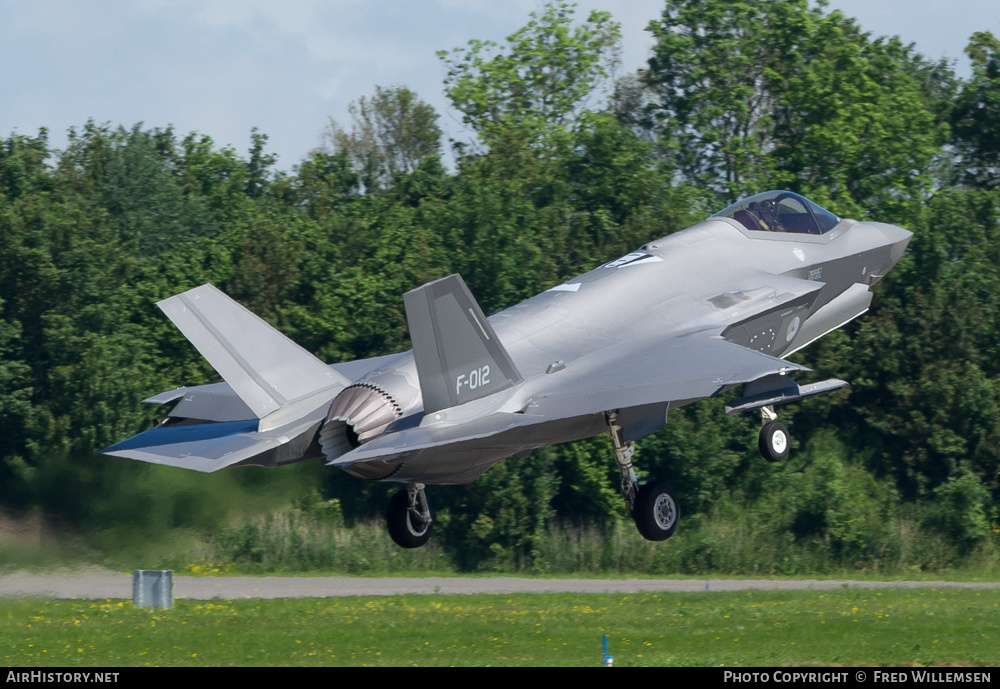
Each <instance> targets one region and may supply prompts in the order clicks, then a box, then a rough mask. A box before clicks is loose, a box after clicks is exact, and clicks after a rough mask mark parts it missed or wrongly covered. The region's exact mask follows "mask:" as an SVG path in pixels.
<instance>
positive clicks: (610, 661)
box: [604, 634, 615, 667]
mask: <svg viewBox="0 0 1000 689" xmlns="http://www.w3.org/2000/svg"><path fill="white" fill-rule="evenodd" d="M614 664H615V657H614V656H613V655H611V654H609V653H608V635H607V634H604V667H611V666H612V665H614Z"/></svg>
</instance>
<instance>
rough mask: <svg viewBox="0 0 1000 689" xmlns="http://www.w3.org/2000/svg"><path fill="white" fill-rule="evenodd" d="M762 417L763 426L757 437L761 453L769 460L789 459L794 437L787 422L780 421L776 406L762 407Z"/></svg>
mask: <svg viewBox="0 0 1000 689" xmlns="http://www.w3.org/2000/svg"><path fill="white" fill-rule="evenodd" d="M760 418H761V423H762V424H763V426H762V427H761V429H760V435H759V436H758V438H757V447H758V449H759V450H760V454H761V455H762V456H763V457H764V459H766V460H767V461H769V462H781V461H784V460H785V459H788V452H789V450H790V449H791V445H792V439H791V436H790V435H789V434H788V429H787V428H786V427H785V424H783V423H781V422H779V421H778V420H777V419H778V415H777V414H775V413H774V407H771V406H767V407H761V408H760Z"/></svg>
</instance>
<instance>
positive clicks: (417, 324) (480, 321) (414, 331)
mask: <svg viewBox="0 0 1000 689" xmlns="http://www.w3.org/2000/svg"><path fill="white" fill-rule="evenodd" d="M403 303H404V305H405V306H406V322H407V324H408V325H409V328H410V340H411V341H412V342H413V359H414V362H415V363H416V366H417V377H418V378H419V379H420V390H421V392H422V393H423V398H424V412H426V413H430V412H435V411H439V410H441V409H447V408H448V407H454V406H457V405H459V404H465V403H466V402H471V401H473V400H476V399H479V398H481V397H486V396H487V395H491V394H493V393H495V392H500V391H501V390H506V389H507V388H510V387H513V386H514V385H517V384H518V383H520V382H521V381H522V380H523V378H522V377H521V374H520V373H519V372H518V370H517V368H516V367H515V366H514V362H513V361H512V360H511V358H510V355H508V354H507V350H506V349H504V347H503V345H502V344H500V340H498V339H497V335H496V333H495V332H494V331H493V326H491V325H490V322H489V321H488V320H486V316H485V315H483V311H482V309H480V308H479V304H477V303H476V300H475V299H474V298H473V297H472V293H471V292H469V288H468V287H466V285H465V281H464V280H462V277H461V276H460V275H449V276H448V277H446V278H441V279H440V280H435V281H434V282H429V283H427V284H426V285H424V286H422V287H418V288H417V289H415V290H411V291H409V292H407V293H406V294H404V295H403Z"/></svg>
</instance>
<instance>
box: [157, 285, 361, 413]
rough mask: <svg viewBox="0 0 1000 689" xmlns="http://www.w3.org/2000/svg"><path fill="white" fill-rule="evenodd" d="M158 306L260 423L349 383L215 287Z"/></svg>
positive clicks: (185, 294) (180, 296) (210, 286)
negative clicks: (294, 405)
mask: <svg viewBox="0 0 1000 689" xmlns="http://www.w3.org/2000/svg"><path fill="white" fill-rule="evenodd" d="M157 305H158V306H159V307H160V309H161V310H162V311H163V313H165V314H166V315H167V318H169V319H170V320H171V321H173V323H174V325H176V326H177V328H178V329H179V330H180V331H181V332H182V333H183V334H184V337H186V338H187V339H188V340H190V341H191V344H193V345H194V346H195V348H197V350H198V351H199V352H200V353H201V355H202V356H203V357H205V359H206V360H207V361H208V363H210V364H211V365H212V368H214V369H215V370H216V371H218V372H219V375H221V376H222V377H223V378H224V379H225V381H226V382H227V383H229V385H230V387H232V388H233V390H234V391H235V392H236V394H237V395H239V397H240V399H241V400H243V402H244V403H246V405H247V406H248V407H250V409H251V411H253V413H254V414H255V415H256V416H257V418H261V419H262V418H264V417H265V416H267V415H268V414H270V413H272V412H274V411H277V410H278V409H280V408H282V407H283V406H285V405H287V404H292V403H294V402H296V401H298V400H301V399H304V398H306V397H308V396H310V395H313V394H315V393H317V392H319V391H321V390H325V389H330V390H331V391H332V392H334V393H335V392H336V391H337V390H339V389H341V388H343V387H345V386H347V385H350V383H351V381H349V380H347V378H345V377H344V376H342V375H340V374H339V373H337V372H336V371H334V370H333V369H331V368H330V367H328V366H327V365H326V364H324V363H323V362H322V361H320V360H319V359H317V358H316V357H314V356H313V355H312V354H310V353H309V352H307V351H306V350H304V349H302V347H300V346H299V345H297V344H295V343H294V342H292V341H291V340H290V339H288V338H287V337H285V336H284V335H282V334H281V333H280V332H278V331H277V330H275V329H274V328H272V327H271V326H270V325H268V324H267V323H266V322H265V321H263V320H262V319H261V318H259V317H257V316H256V315H254V314H253V313H252V312H250V311H248V310H247V309H245V308H244V307H243V306H241V305H240V304H238V303H236V302H235V301H233V300H232V299H230V298H229V297H228V296H226V295H225V294H224V293H223V292H221V291H220V290H218V289H217V288H215V287H213V286H212V285H202V286H201V287H195V288H194V289H192V290H188V291H187V292H183V293H181V294H177V295H175V296H173V297H170V298H169V299H164V300H163V301H161V302H158V304H157ZM331 397H332V394H331Z"/></svg>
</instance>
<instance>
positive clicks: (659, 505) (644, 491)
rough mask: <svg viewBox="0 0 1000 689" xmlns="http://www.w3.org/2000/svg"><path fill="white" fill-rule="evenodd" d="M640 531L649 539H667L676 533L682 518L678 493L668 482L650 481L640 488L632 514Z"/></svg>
mask: <svg viewBox="0 0 1000 689" xmlns="http://www.w3.org/2000/svg"><path fill="white" fill-rule="evenodd" d="M632 516H633V518H634V519H635V525H636V527H638V529H639V533H640V534H642V537H643V538H645V539H646V540H647V541H665V540H667V539H668V538H670V537H671V536H673V535H674V531H676V530H677V522H678V521H680V518H681V508H680V507H679V506H678V504H677V494H676V493H675V492H674V489H673V488H671V487H670V486H668V485H667V484H666V483H650V484H646V485H645V486H643V487H642V488H640V489H639V494H638V495H636V496H635V511H634V512H633V514H632Z"/></svg>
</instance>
